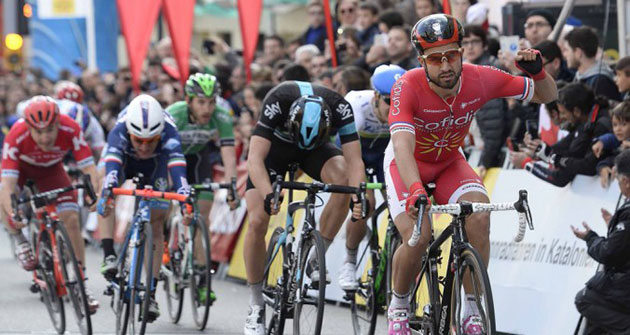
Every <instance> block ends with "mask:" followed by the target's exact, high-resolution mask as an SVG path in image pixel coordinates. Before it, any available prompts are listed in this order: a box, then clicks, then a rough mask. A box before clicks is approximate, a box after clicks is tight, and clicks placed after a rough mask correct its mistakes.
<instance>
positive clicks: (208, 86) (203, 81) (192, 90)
mask: <svg viewBox="0 0 630 335" xmlns="http://www.w3.org/2000/svg"><path fill="white" fill-rule="evenodd" d="M185 91H186V95H187V96H189V97H208V98H212V97H214V96H216V95H219V92H220V91H221V88H220V86H219V81H218V80H217V78H216V77H215V76H213V75H211V74H207V73H201V72H198V73H195V74H191V75H190V77H188V80H186V88H185Z"/></svg>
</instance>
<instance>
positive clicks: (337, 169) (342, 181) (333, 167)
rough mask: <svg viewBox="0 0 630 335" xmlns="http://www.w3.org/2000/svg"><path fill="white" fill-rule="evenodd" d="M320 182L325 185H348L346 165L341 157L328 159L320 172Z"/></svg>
mask: <svg viewBox="0 0 630 335" xmlns="http://www.w3.org/2000/svg"><path fill="white" fill-rule="evenodd" d="M320 176H321V178H322V180H321V181H323V182H324V183H327V184H336V185H348V176H349V173H348V164H347V163H346V160H345V159H344V158H343V156H334V157H331V158H329V159H328V160H327V161H326V163H324V166H323V167H322V170H321V172H320Z"/></svg>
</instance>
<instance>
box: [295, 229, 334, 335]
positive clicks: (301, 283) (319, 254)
mask: <svg viewBox="0 0 630 335" xmlns="http://www.w3.org/2000/svg"><path fill="white" fill-rule="evenodd" d="M302 243H303V244H302V251H301V254H300V255H301V259H300V263H299V268H298V273H299V274H300V276H299V277H298V278H296V279H295V280H297V283H296V291H295V292H293V293H292V294H295V295H296V296H295V301H294V304H295V307H294V310H293V313H294V314H293V334H295V335H300V334H304V335H306V334H309V335H310V334H315V335H319V334H321V331H322V321H323V319H324V305H325V304H326V300H325V299H326V283H325V281H326V251H324V240H323V239H322V236H321V235H320V233H319V232H318V231H317V230H312V231H311V232H310V233H309V236H307V237H306V238H305V240H304V241H303V242H302ZM312 248H315V250H314V251H313V252H315V253H316V256H315V261H316V262H317V263H318V267H317V269H315V270H313V271H318V272H319V278H320V279H319V285H318V288H317V293H315V294H314V295H315V297H313V296H309V294H308V292H309V288H310V289H311V291H312V290H313V288H312V286H311V284H310V283H309V282H310V280H309V282H307V281H305V280H304V279H305V277H306V276H305V274H306V273H307V266H309V264H308V262H309V260H310V254H311V249H312ZM313 273H314V272H313ZM311 276H312V274H311ZM291 280H293V279H291ZM322 282H323V285H322ZM313 298H314V299H315V300H314V301H313V300H311V299H313ZM308 305H316V308H315V313H316V315H315V323H314V325H313V327H312V328H311V327H308V328H306V327H307V326H309V324H308V323H307V322H304V321H306V318H305V320H304V321H302V316H303V313H304V307H305V306H308ZM305 314H307V315H306V316H307V317H308V314H309V313H305ZM302 326H305V327H302ZM303 329H304V330H303ZM307 329H308V330H307Z"/></svg>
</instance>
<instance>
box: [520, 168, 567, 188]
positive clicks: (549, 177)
mask: <svg viewBox="0 0 630 335" xmlns="http://www.w3.org/2000/svg"><path fill="white" fill-rule="evenodd" d="M528 170H529V169H528ZM530 172H531V173H532V174H533V175H534V176H536V177H538V178H540V179H542V180H544V181H546V182H548V183H550V184H552V185H555V186H558V187H565V186H567V185H568V184H569V183H570V182H571V181H572V180H573V178H575V174H571V173H570V172H569V171H567V170H565V169H551V168H549V166H548V165H547V164H546V163H544V162H536V163H534V164H533V165H532V167H531V170H530Z"/></svg>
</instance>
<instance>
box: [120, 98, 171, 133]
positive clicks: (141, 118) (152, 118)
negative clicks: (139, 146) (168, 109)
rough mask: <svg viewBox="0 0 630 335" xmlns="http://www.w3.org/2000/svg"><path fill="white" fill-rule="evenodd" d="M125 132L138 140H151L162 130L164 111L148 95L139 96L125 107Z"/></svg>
mask: <svg viewBox="0 0 630 335" xmlns="http://www.w3.org/2000/svg"><path fill="white" fill-rule="evenodd" d="M125 124H126V125H127V132H129V134H130V135H134V136H136V137H139V138H151V137H155V136H157V135H159V134H160V133H162V129H164V109H163V108H162V106H161V105H160V103H159V102H158V101H157V100H155V98H153V97H152V96H150V95H147V94H141V95H139V96H137V97H135V98H134V99H133V100H131V102H130V103H129V106H127V116H126V120H125Z"/></svg>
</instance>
